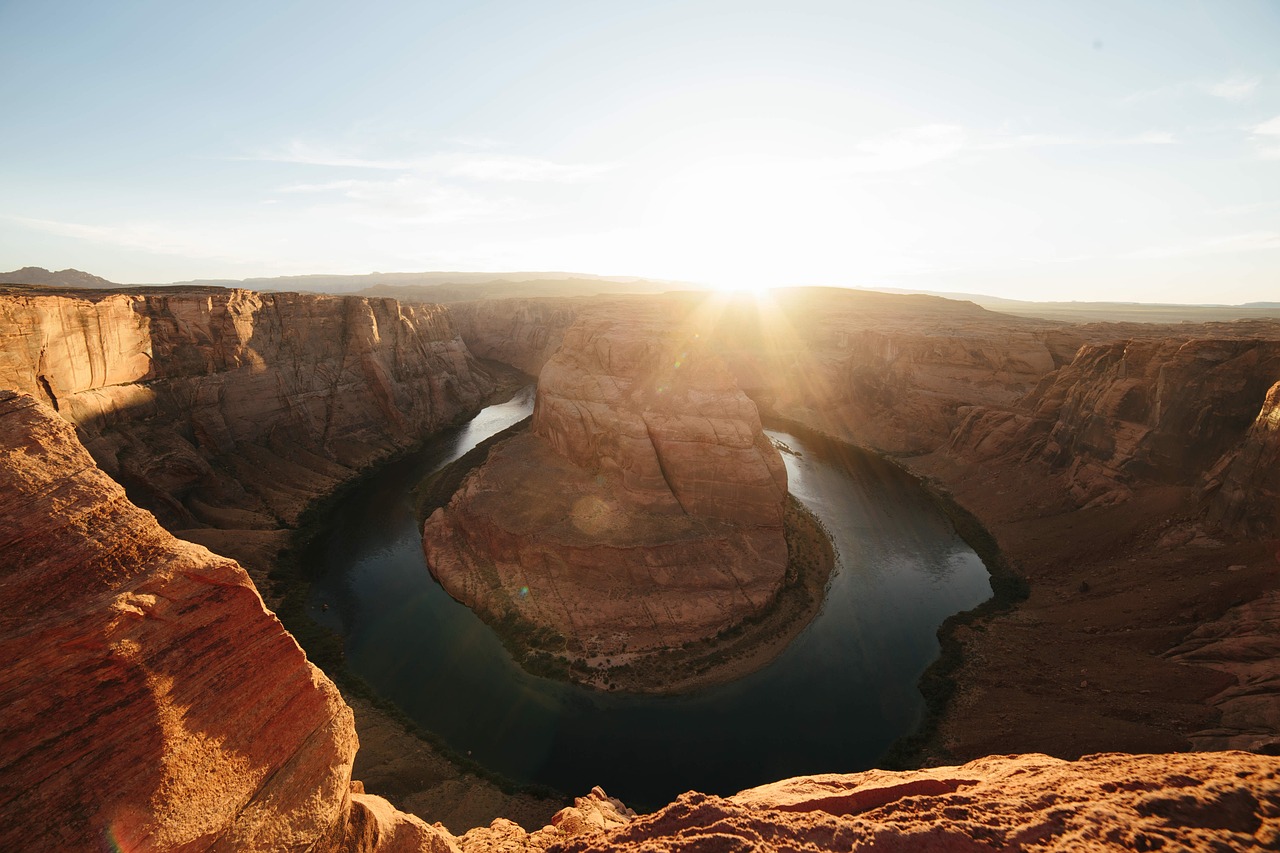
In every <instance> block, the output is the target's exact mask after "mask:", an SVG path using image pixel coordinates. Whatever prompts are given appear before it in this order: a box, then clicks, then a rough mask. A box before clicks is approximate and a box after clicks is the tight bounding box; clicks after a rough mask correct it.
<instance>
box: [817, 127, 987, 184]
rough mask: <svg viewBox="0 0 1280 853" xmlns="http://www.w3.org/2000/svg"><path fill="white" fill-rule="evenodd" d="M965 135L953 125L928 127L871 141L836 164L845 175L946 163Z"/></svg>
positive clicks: (963, 145)
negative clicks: (940, 162) (941, 161)
mask: <svg viewBox="0 0 1280 853" xmlns="http://www.w3.org/2000/svg"><path fill="white" fill-rule="evenodd" d="M967 140H968V133H967V132H966V131H965V129H964V128H963V127H960V126H959V125H954V124H930V125H924V126H922V127H914V128H908V129H906V130H901V131H898V132H897V133H892V134H888V135H885V136H879V137H874V138H871V139H868V140H865V141H863V142H861V143H860V144H858V145H857V146H856V148H855V153H854V155H853V156H852V157H848V158H841V160H839V161H838V164H839V165H840V166H841V167H842V169H841V170H842V171H847V172H895V171H901V170H903V169H914V168H919V167H920V166H926V165H928V164H930V163H936V162H937V161H939V160H946V159H948V158H950V157H954V156H956V155H957V154H959V153H960V152H961V151H962V150H963V149H964V147H965V143H966V141H967Z"/></svg>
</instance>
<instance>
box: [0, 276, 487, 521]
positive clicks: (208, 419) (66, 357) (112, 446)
mask: <svg viewBox="0 0 1280 853" xmlns="http://www.w3.org/2000/svg"><path fill="white" fill-rule="evenodd" d="M0 387H8V388H13V389H16V390H19V391H22V392H24V393H28V394H31V395H32V396H34V397H36V398H37V399H40V400H42V401H44V402H45V403H48V404H49V405H51V406H53V407H54V408H55V409H57V411H58V414H59V415H61V416H62V417H63V418H65V419H66V420H68V421H70V422H71V423H73V424H75V425H76V427H77V428H78V429H79V430H80V435H81V436H82V438H83V440H84V442H85V444H86V446H87V447H88V448H89V450H90V452H91V453H92V454H93V456H94V458H95V459H96V460H97V461H98V463H99V464H100V465H101V466H102V467H103V469H104V470H106V471H107V473H109V474H110V475H111V476H112V477H114V478H116V479H117V480H118V481H120V482H121V483H123V484H125V486H126V488H127V489H128V490H129V493H130V496H131V497H132V499H134V500H135V501H136V502H138V503H140V504H141V505H143V506H144V507H145V508H147V509H150V510H152V511H153V512H155V513H156V515H157V516H158V517H159V518H160V520H161V522H162V523H163V524H165V525H166V526H167V527H169V528H170V529H186V528H197V527H205V526H212V527H223V528H250V529H253V528H258V529H263V528H271V527H276V526H278V525H279V524H280V523H282V522H284V523H290V522H292V521H294V520H295V519H296V518H297V515H298V513H299V512H300V511H301V509H302V507H303V506H305V505H306V503H307V502H308V501H309V500H311V499H312V498H314V497H316V496H318V495H320V494H323V493H325V492H326V491H328V490H329V489H331V488H332V487H333V486H334V484H335V483H337V482H338V481H340V480H342V479H344V478H345V477H349V476H350V475H351V474H352V473H353V472H354V471H355V470H357V469H359V468H361V467H363V466H364V465H367V464H369V463H370V462H371V461H373V460H376V459H378V458H380V457H382V456H385V455H386V454H388V453H390V452H392V451H394V450H395V449H397V448H401V447H405V446H408V445H409V444H411V443H412V442H414V441H415V440H417V439H419V438H420V437H421V436H422V435H424V434H425V433H426V432H428V431H430V430H433V429H436V428H438V427H440V426H441V425H443V424H445V423H448V422H449V421H450V420H452V419H453V418H456V417H457V416H458V415H459V414H461V413H463V412H466V411H469V410H473V409H474V408H475V407H476V406H477V404H478V403H479V402H480V401H481V400H482V399H483V398H484V396H485V395H486V394H487V393H488V392H489V391H490V389H491V382H490V380H489V379H488V377H487V376H486V375H485V374H484V373H483V371H479V370H477V369H476V364H475V362H474V360H473V359H472V358H471V356H470V354H469V353H468V352H467V350H466V346H465V345H464V344H463V343H462V340H461V339H460V338H459V337H458V334H457V331H456V330H455V328H454V327H453V325H452V323H451V321H450V318H449V314H448V311H447V309H445V308H443V307H442V306H438V305H401V304H400V303H398V302H396V301H395V300H392V299H365V298H359V297H333V296H324V295H318V294H297V293H270V294H267V293H255V292H253V291H246V290H224V289H221V288H181V289H176V288H175V289H168V288H166V289H149V290H145V291H138V292H128V293H104V292H98V291H61V292H55V293H49V294H43V293H41V294H34V293H32V292H30V291H27V292H16V291H15V292H9V293H0Z"/></svg>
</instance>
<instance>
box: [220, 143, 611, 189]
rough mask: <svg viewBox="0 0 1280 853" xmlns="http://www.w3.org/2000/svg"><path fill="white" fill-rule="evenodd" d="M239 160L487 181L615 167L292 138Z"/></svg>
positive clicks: (545, 178)
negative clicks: (398, 152) (368, 148)
mask: <svg viewBox="0 0 1280 853" xmlns="http://www.w3.org/2000/svg"><path fill="white" fill-rule="evenodd" d="M237 159H240V160H254V161H265V162H271V163H296V164H299V165H305V166H328V167H332V168H344V169H371V170H381V171H396V172H414V173H418V174H423V175H432V176H435V177H439V178H459V179H464V180H473V181H486V182H526V183H546V182H554V183H578V182H581V181H587V180H591V179H592V178H595V177H597V176H599V175H602V174H604V173H605V172H608V171H610V170H611V169H613V168H614V166H613V165H612V164H607V163H557V162H555V161H552V160H547V159H544V158H539V157H526V156H521V155H513V154H496V153H492V152H490V151H451V152H433V153H430V154H424V155H420V156H414V157H370V156H363V155H357V154H349V153H344V152H341V151H337V150H335V149H332V148H329V147H326V146H323V145H315V144H313V143H309V142H304V141H302V140H296V139H295V140H291V141H290V142H288V143H287V144H285V145H283V146H281V147H278V148H275V149H268V150H262V151H259V152H257V153H254V154H249V155H245V156H242V157H239V158H237Z"/></svg>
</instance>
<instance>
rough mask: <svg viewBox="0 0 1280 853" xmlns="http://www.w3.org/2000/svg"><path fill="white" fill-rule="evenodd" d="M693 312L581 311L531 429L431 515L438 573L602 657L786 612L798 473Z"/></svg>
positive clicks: (500, 615) (632, 306) (576, 648)
mask: <svg viewBox="0 0 1280 853" xmlns="http://www.w3.org/2000/svg"><path fill="white" fill-rule="evenodd" d="M680 307H681V306H680V305H678V304H676V305H673V304H672V303H668V302H655V301H653V300H643V299H634V300H618V301H615V302H609V303H606V304H604V305H600V306H596V307H594V308H591V309H589V310H585V311H583V312H582V313H580V314H579V315H578V316H577V320H576V321H575V322H574V324H573V325H572V326H571V327H570V328H569V329H568V330H567V331H566V333H565V335H564V337H563V339H562V340H561V343H560V346H559V349H558V350H557V352H556V354H555V355H554V356H552V357H551V358H550V360H548V361H547V362H546V364H545V365H544V366H543V367H542V371H541V374H540V376H539V381H538V393H537V402H536V407H535V410H534V416H533V424H532V429H531V431H530V432H529V433H528V434H525V435H521V436H518V437H516V438H513V439H510V440H508V441H506V442H504V443H503V444H501V445H499V446H498V447H496V448H495V449H494V450H493V451H492V452H491V453H490V455H489V458H488V461H487V462H486V463H485V464H484V465H483V466H482V467H481V468H480V469H478V470H477V471H475V472H473V473H472V474H471V475H470V476H469V477H468V478H467V480H466V481H465V482H464V483H463V486H462V488H461V489H460V490H459V492H458V493H457V495H456V496H455V497H454V499H453V500H452V501H451V502H450V503H449V505H448V506H447V507H444V508H443V509H441V510H437V511H436V512H435V514H433V515H432V516H431V518H430V519H429V520H428V521H427V524H426V527H425V535H424V548H425V550H426V554H427V560H428V563H429V565H430V566H431V570H432V572H433V573H434V574H435V576H436V577H437V578H438V579H439V580H440V582H441V583H442V584H443V585H444V587H445V588H446V589H447V590H449V591H450V592H451V593H452V594H453V595H454V596H455V597H456V598H458V599H459V600H461V601H463V602H464V603H466V604H468V605H469V606H471V607H472V608H474V609H476V610H478V611H479V612H480V613H482V614H483V615H485V616H486V618H488V619H490V620H493V621H501V620H503V619H507V618H514V619H518V620H520V621H521V622H523V623H528V624H531V625H534V626H536V627H537V628H538V629H541V630H544V631H549V632H553V633H554V634H555V635H558V636H559V637H562V638H564V640H565V641H566V649H567V651H569V652H570V653H571V654H575V653H576V654H577V655H579V656H581V657H591V658H596V659H599V658H602V657H607V658H612V657H613V656H621V655H635V654H642V653H647V652H653V651H660V650H666V649H675V648H679V647H681V646H682V645H684V644H685V643H688V642H693V641H697V640H701V639H705V638H708V637H712V636H715V635H716V634H718V633H720V632H721V631H723V630H725V629H726V628H729V627H731V626H733V625H735V624H737V623H738V622H741V621H742V620H743V619H745V618H748V617H750V616H753V615H755V614H758V613H760V612H761V611H762V610H764V609H765V608H766V607H767V606H768V605H769V603H770V602H771V601H772V600H773V598H774V596H775V595H776V594H777V592H778V590H779V589H780V588H781V585H782V583H783V580H784V575H785V573H786V564H787V547H786V541H785V538H784V535H783V514H784V500H785V498H786V494H787V492H786V470H785V468H784V467H783V464H782V460H781V457H780V456H779V455H778V452H777V450H775V449H774V448H773V446H772V445H771V444H770V443H769V440H768V439H767V437H766V436H765V435H764V433H763V431H762V429H761V425H760V418H759V415H758V413H757V411H756V406H755V404H754V403H753V402H751V400H750V399H748V398H747V397H746V395H744V394H743V393H742V392H741V391H740V390H739V389H738V387H737V384H736V382H735V381H734V378H733V376H732V374H731V373H729V371H728V370H727V369H726V368H725V366H724V364H723V362H722V361H721V360H720V359H719V357H718V356H717V355H716V354H715V352H714V351H713V350H711V349H710V348H709V347H708V346H707V345H706V342H705V341H703V340H702V339H701V338H700V337H699V334H700V333H699V332H698V330H697V327H696V326H695V325H690V323H689V318H688V317H685V316H682V314H681V312H680V311H679V310H678V309H679V308H680Z"/></svg>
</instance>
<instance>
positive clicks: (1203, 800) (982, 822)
mask: <svg viewBox="0 0 1280 853" xmlns="http://www.w3.org/2000/svg"><path fill="white" fill-rule="evenodd" d="M1277 844H1280V759H1276V758H1272V757H1266V756H1259V755H1250V754H1247V753H1241V752H1234V753H1212V754H1200V755H1096V756H1091V757H1089V758H1087V759H1085V760H1082V761H1078V762H1065V761H1060V760H1058V759H1054V758H1049V757H1048V756H1044V755H1021V756H993V757H990V758H984V759H981V760H978V761H974V762H971V763H969V764H965V765H964V766H961V767H940V768H936V769H932V770H918V771H912V772H906V773H888V772H884V771H877V770H872V771H868V772H866V773H853V774H849V775H843V776H842V775H835V774H831V775H825V776H807V777H800V778H797V779H787V780H784V781H781V782H775V783H773V784H771V785H765V786H762V787H760V788H753V789H751V790H749V791H743V792H742V793H740V794H736V795H735V796H732V797H728V798H721V797H710V796H706V795H703V794H685V795H684V796H682V797H680V799H678V800H677V801H676V802H674V803H672V804H671V805H669V806H667V807H666V808H664V809H662V810H660V811H658V812H656V813H654V814H652V815H646V816H644V817H641V818H639V819H638V820H635V821H632V822H630V823H628V824H626V825H624V826H622V827H619V828H617V829H615V830H613V831H611V832H609V833H607V834H604V835H601V836H597V837H591V836H582V837H579V838H575V839H572V840H571V841H569V842H567V843H565V844H563V845H562V846H559V847H557V848H556V849H557V850H564V851H581V852H582V853H585V851H601V853H603V851H629V850H637V851H639V850H645V851H655V852H656V853H665V851H672V853H674V851H703V850H732V851H738V850H741V851H747V850H753V851H782V850H875V851H878V853H885V851H889V852H890V853H892V851H902V853H915V851H921V850H937V851H985V850H993V849H994V850H1045V851H1101V850H1263V849H1272V848H1273V847H1274V846H1276V845H1277Z"/></svg>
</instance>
